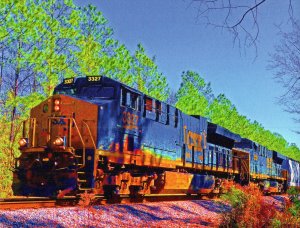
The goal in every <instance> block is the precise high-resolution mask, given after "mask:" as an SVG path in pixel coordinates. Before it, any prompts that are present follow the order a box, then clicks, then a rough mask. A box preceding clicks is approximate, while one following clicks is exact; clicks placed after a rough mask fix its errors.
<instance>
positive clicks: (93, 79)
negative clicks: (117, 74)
mask: <svg viewBox="0 0 300 228" xmlns="http://www.w3.org/2000/svg"><path fill="white" fill-rule="evenodd" d="M86 78H87V81H88V82H100V80H101V76H86Z"/></svg>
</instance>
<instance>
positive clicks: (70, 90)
mask: <svg viewBox="0 0 300 228" xmlns="http://www.w3.org/2000/svg"><path fill="white" fill-rule="evenodd" d="M75 93H76V89H75V88H67V89H57V90H55V91H54V94H63V95H64V94H66V95H75Z"/></svg>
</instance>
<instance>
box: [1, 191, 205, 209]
mask: <svg viewBox="0 0 300 228" xmlns="http://www.w3.org/2000/svg"><path fill="white" fill-rule="evenodd" d="M205 198H206V199H207V197H205ZM200 199H203V197H199V196H197V195H189V196H187V195H186V194H163V195H162V194H149V195H144V196H143V197H131V196H129V195H122V196H118V197H114V198H111V199H107V198H105V197H104V196H103V195H95V196H92V197H90V195H85V197H82V198H80V197H75V196H70V197H64V198H61V199H57V198H56V199H55V198H48V197H22V198H8V199H0V210H18V209H28V208H36V209H37V208H47V207H66V206H87V205H107V204H133V203H147V202H161V201H183V200H200Z"/></svg>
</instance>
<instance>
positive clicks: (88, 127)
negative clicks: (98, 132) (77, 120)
mask: <svg viewBox="0 0 300 228" xmlns="http://www.w3.org/2000/svg"><path fill="white" fill-rule="evenodd" d="M82 122H83V123H84V124H85V125H86V127H87V129H88V132H89V134H90V137H91V139H92V143H93V146H94V149H95V150H96V143H95V141H94V138H93V136H92V132H91V129H90V126H89V125H88V124H87V122H85V121H84V120H83V121H82Z"/></svg>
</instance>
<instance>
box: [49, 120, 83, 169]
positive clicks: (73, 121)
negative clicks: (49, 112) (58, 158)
mask: <svg viewBox="0 0 300 228" xmlns="http://www.w3.org/2000/svg"><path fill="white" fill-rule="evenodd" d="M50 119H67V120H70V123H69V137H68V138H69V140H68V143H69V146H70V147H71V146H72V144H71V127H70V126H72V123H74V126H75V128H76V130H77V132H78V136H79V138H80V141H81V143H82V165H81V166H80V168H83V167H84V166H85V143H84V140H83V138H82V136H81V133H80V131H79V128H78V125H77V123H76V121H75V119H74V118H70V117H60V116H58V117H48V126H49V128H48V132H49V137H50V133H51V123H50V122H51V121H49V120H50Z"/></svg>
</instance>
